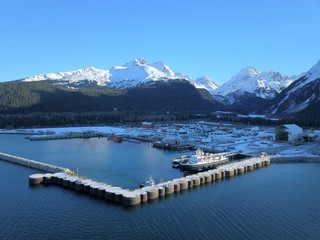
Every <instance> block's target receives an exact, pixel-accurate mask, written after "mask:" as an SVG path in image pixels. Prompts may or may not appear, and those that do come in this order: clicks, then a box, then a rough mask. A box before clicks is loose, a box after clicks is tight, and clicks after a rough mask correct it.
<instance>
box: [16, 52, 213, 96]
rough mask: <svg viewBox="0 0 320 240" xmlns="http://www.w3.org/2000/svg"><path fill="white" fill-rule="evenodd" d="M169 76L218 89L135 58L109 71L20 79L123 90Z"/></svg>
mask: <svg viewBox="0 0 320 240" xmlns="http://www.w3.org/2000/svg"><path fill="white" fill-rule="evenodd" d="M171 79H185V80H187V81H189V82H190V83H191V84H193V85H194V86H195V87H196V88H205V89H207V90H208V91H209V92H211V91H213V90H214V89H216V88H217V84H215V83H214V82H213V80H212V79H211V78H209V77H207V76H204V77H201V78H199V79H196V80H195V81H193V80H192V78H191V77H190V76H189V75H187V74H183V73H174V72H173V71H172V70H171V69H170V67H169V66H167V65H166V64H164V63H163V62H160V61H158V62H154V63H151V64H149V63H148V62H147V61H146V60H144V59H143V58H135V59H133V60H131V61H130V62H128V63H127V64H125V65H120V66H113V67H112V68H110V69H109V70H102V69H96V68H93V67H90V68H85V69H77V70H73V71H69V72H58V73H48V74H41V75H37V76H32V77H27V78H25V79H23V80H22V81H27V82H31V81H50V82H52V83H53V84H54V85H63V86H67V87H73V88H79V87H87V86H88V85H98V86H106V87H109V88H113V89H125V88H128V87H134V86H141V85H146V84H152V83H153V82H155V81H167V80H171Z"/></svg>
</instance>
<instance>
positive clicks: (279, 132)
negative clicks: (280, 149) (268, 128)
mask: <svg viewBox="0 0 320 240" xmlns="http://www.w3.org/2000/svg"><path fill="white" fill-rule="evenodd" d="M302 137H303V129H302V128H301V127H299V126H298V125H296V124H285V125H281V126H279V127H276V128H275V140H280V141H289V142H293V141H296V140H298V139H301V138H302Z"/></svg>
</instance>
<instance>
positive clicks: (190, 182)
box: [29, 157, 271, 206]
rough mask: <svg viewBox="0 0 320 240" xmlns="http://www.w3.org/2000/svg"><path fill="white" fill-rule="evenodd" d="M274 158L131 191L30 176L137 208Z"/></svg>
mask: <svg viewBox="0 0 320 240" xmlns="http://www.w3.org/2000/svg"><path fill="white" fill-rule="evenodd" d="M270 162H271V161H270V158H269V157H264V158H250V159H244V160H242V161H239V162H232V163H229V164H225V165H223V166H218V167H217V168H216V169H214V170H208V171H204V172H200V173H197V174H192V175H188V176H186V177H182V178H176V179H173V180H171V181H167V182H162V183H159V184H156V185H154V186H147V187H143V188H141V189H135V190H128V189H123V188H121V187H114V186H111V185H108V184H106V183H102V182H96V181H93V180H90V179H83V178H80V177H77V176H70V175H68V174H67V173H64V172H58V173H53V174H52V173H47V174H32V175H30V176H29V184H30V185H36V184H41V183H46V184H56V185H61V186H64V187H65V188H69V189H71V190H73V191H79V192H84V193H87V194H90V195H92V196H96V197H99V198H104V199H106V200H108V201H113V202H118V203H122V204H124V205H128V206H133V205H139V204H141V203H144V202H147V201H149V200H153V199H157V198H159V197H165V196H166V195H171V194H173V193H174V192H179V191H182V190H187V189H193V188H194V186H199V185H204V184H205V183H211V182H213V181H215V180H219V179H221V178H225V177H233V176H235V175H237V174H244V173H246V172H249V171H253V170H254V169H255V167H256V168H262V167H264V166H268V165H269V164H270Z"/></svg>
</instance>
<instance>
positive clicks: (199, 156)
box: [179, 148, 229, 171]
mask: <svg viewBox="0 0 320 240" xmlns="http://www.w3.org/2000/svg"><path fill="white" fill-rule="evenodd" d="M228 155H229V153H228V152H222V153H215V154H213V153H204V152H203V151H202V150H201V149H200V148H198V150H197V151H196V152H195V154H193V155H191V157H189V158H188V159H187V160H186V161H181V162H180V164H179V167H180V170H182V171H203V170H206V169H210V168H214V167H215V166H216V165H219V164H223V163H226V162H229V158H228Z"/></svg>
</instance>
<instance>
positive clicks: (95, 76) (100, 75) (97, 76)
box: [23, 67, 110, 86]
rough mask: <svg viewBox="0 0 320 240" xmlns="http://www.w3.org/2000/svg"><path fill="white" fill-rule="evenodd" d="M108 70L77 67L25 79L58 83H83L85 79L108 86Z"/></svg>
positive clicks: (27, 80)
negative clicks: (67, 70)
mask: <svg viewBox="0 0 320 240" xmlns="http://www.w3.org/2000/svg"><path fill="white" fill-rule="evenodd" d="M109 77H110V73H109V71H108V70H101V69H96V68H94V67H89V68H84V69H76V70H73V71H69V72H59V73H48V74H41V75H37V76H32V77H28V78H25V79H23V81H25V82H32V81H53V82H54V83H55V84H57V85H67V84H75V85H77V84H81V83H82V82H83V81H87V82H93V83H96V84H97V85H99V86H106V85H107V84H108V82H109Z"/></svg>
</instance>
